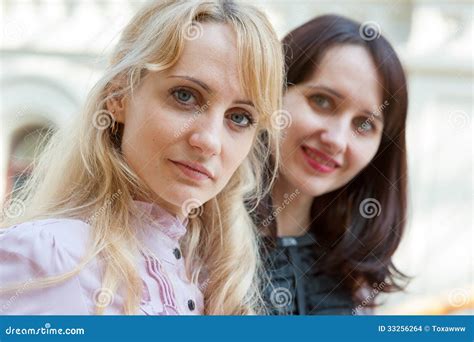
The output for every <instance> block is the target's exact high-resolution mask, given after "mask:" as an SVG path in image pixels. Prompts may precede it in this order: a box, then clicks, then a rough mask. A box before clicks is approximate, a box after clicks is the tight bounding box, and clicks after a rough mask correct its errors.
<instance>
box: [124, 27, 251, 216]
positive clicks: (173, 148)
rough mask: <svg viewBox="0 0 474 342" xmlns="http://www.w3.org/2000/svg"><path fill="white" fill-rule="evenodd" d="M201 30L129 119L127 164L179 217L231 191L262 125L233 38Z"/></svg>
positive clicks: (154, 79) (133, 102)
mask: <svg viewBox="0 0 474 342" xmlns="http://www.w3.org/2000/svg"><path fill="white" fill-rule="evenodd" d="M201 28H202V34H201V35H199V37H197V38H196V39H193V40H187V41H186V42H185V46H184V51H183V53H182V55H181V57H180V58H179V61H178V62H177V63H176V64H175V65H174V66H173V67H172V68H170V69H168V70H165V71H161V72H149V74H148V75H147V76H145V79H144V80H143V82H142V84H141V85H140V87H139V88H137V90H136V92H135V94H134V96H133V97H131V98H126V103H125V111H124V116H123V123H124V134H123V139H122V151H123V154H124V156H125V159H126V160H127V162H128V164H129V165H130V166H131V167H132V168H133V170H134V171H135V172H136V173H137V174H138V175H139V176H140V177H141V178H142V179H143V180H144V181H145V182H146V183H147V185H148V186H149V187H150V188H151V189H152V190H153V192H154V193H155V194H156V196H157V201H158V204H160V205H162V206H164V207H165V208H167V209H168V210H170V211H171V212H174V213H176V214H177V215H178V216H183V215H181V214H182V212H183V210H182V209H183V206H188V205H189V204H192V205H191V207H192V206H197V205H199V204H203V203H205V202H207V201H208V200H210V199H211V198H213V197H214V196H216V195H217V194H218V193H219V192H220V191H221V190H222V189H223V188H224V186H225V185H226V184H227V183H228V181H229V179H230V178H231V177H232V175H233V174H234V172H235V171H236V170H237V168H238V167H239V166H240V165H241V164H242V162H243V161H244V159H245V158H246V157H247V155H248V153H249V152H250V150H251V147H252V143H253V141H254V138H255V135H256V125H255V122H256V121H257V120H258V113H257V112H256V110H255V108H254V105H253V104H252V102H251V101H250V100H249V99H248V98H246V96H245V92H244V90H243V89H242V88H241V85H240V81H239V74H238V59H237V53H236V49H237V43H236V37H235V34H234V32H233V31H232V29H231V28H230V27H229V26H227V25H223V24H202V26H201ZM186 209H190V207H187V208H186Z"/></svg>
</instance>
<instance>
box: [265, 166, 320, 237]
mask: <svg viewBox="0 0 474 342" xmlns="http://www.w3.org/2000/svg"><path fill="white" fill-rule="evenodd" d="M313 199H314V197H312V196H309V195H306V194H304V193H302V192H301V190H300V189H297V188H296V187H295V186H294V185H292V184H290V183H288V182H287V181H286V179H285V178H284V176H283V175H281V174H280V177H279V178H278V179H277V181H276V183H275V186H274V187H273V190H272V201H273V207H274V210H278V215H277V216H276V223H277V236H301V235H304V234H305V233H306V232H307V231H308V230H309V226H310V223H311V205H312V203H313Z"/></svg>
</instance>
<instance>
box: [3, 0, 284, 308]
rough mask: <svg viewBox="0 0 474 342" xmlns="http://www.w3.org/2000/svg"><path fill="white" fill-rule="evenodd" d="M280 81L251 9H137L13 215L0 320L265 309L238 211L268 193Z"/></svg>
mask: <svg viewBox="0 0 474 342" xmlns="http://www.w3.org/2000/svg"><path fill="white" fill-rule="evenodd" d="M282 70H283V65H282V56H281V48H280V45H279V42H278V39H277V37H276V35H275V33H274V31H273V29H272V27H271V25H270V24H269V22H268V21H267V19H266V17H265V16H264V15H263V14H262V13H261V12H260V11H258V10H256V9H255V8H253V7H251V6H248V5H244V4H235V3H233V2H231V1H225V2H224V1H206V2H201V1H175V2H155V1H154V2H153V4H151V5H148V6H146V7H144V8H143V9H142V10H141V11H140V12H139V13H138V14H137V15H136V16H135V17H134V18H133V19H132V20H131V22H130V23H129V24H128V26H127V27H126V28H125V31H124V32H123V34H122V37H121V40H120V41H119V43H118V46H117V47H116V49H115V51H114V52H113V55H112V59H111V63H110V66H109V67H108V69H107V72H106V73H105V75H104V76H103V77H102V78H101V79H100V80H99V81H98V83H97V85H96V86H95V87H94V88H93V89H92V91H91V93H90V94H89V97H88V101H87V104H86V106H85V109H84V111H83V113H82V115H80V116H79V117H78V121H77V122H75V123H73V124H72V125H71V129H70V130H69V131H66V132H64V133H58V134H56V135H55V136H54V137H53V139H52V142H51V143H50V145H49V146H48V148H47V150H46V152H45V153H44V155H43V156H42V158H41V160H40V162H39V164H38V165H37V166H36V171H35V173H34V175H33V176H32V178H31V179H30V180H29V182H28V183H27V185H26V186H25V188H24V189H23V190H22V192H21V193H20V194H19V195H18V197H15V199H14V200H13V201H12V203H13V204H18V203H20V204H21V205H23V206H24V208H25V211H24V212H23V213H22V215H21V216H20V217H13V216H14V215H8V213H9V211H8V208H7V210H6V213H7V215H6V220H5V221H4V222H3V224H2V226H3V227H9V229H6V230H4V233H3V234H2V235H1V236H0V259H1V264H0V283H1V287H2V289H1V292H0V310H1V312H2V314H85V315H88V314H151V315H175V314H224V315H226V314H232V315H234V314H235V315H241V314H254V313H259V312H260V310H261V307H260V304H259V303H260V296H259V291H258V288H259V284H258V281H257V279H258V276H259V272H258V270H259V264H258V260H259V259H258V252H257V251H258V243H257V240H256V238H255V236H256V235H255V229H254V226H253V225H252V223H251V220H250V218H249V214H248V213H247V211H246V209H245V206H244V204H243V203H244V201H247V200H249V198H253V200H255V199H256V200H257V201H258V199H259V198H261V196H262V195H263V194H264V193H265V189H262V188H261V187H259V185H258V184H257V183H256V181H255V180H256V179H258V178H259V175H260V174H261V173H262V168H263V165H264V164H265V162H266V160H268V157H269V155H268V151H267V150H266V149H265V144H264V143H263V142H262V141H261V139H262V138H261V137H262V136H265V137H267V138H268V139H269V140H270V141H271V143H272V146H273V148H274V149H278V148H277V140H278V134H277V133H278V132H276V131H274V129H273V128H272V125H271V114H272V113H274V112H275V111H276V110H277V109H278V108H279V105H280V92H281V88H282ZM244 85H245V87H244ZM262 132H264V134H262Z"/></svg>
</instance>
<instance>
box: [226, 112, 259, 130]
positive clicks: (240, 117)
mask: <svg viewBox="0 0 474 342" xmlns="http://www.w3.org/2000/svg"><path fill="white" fill-rule="evenodd" d="M230 119H231V120H232V122H233V123H235V124H236V125H237V126H240V127H250V125H252V124H253V123H254V122H253V119H252V117H251V116H250V115H249V114H245V113H232V114H231V115H230Z"/></svg>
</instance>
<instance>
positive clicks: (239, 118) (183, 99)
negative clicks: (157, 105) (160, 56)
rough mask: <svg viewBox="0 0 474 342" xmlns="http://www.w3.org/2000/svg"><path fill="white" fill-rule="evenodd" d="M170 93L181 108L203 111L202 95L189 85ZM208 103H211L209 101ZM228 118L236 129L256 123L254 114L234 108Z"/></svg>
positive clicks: (245, 127) (172, 90) (174, 89)
mask: <svg viewBox="0 0 474 342" xmlns="http://www.w3.org/2000/svg"><path fill="white" fill-rule="evenodd" d="M169 94H170V95H171V97H172V98H173V100H174V102H175V103H176V104H177V105H178V106H179V107H180V108H184V109H186V110H192V111H193V112H196V111H202V109H200V108H203V107H204V106H203V107H201V106H200V104H201V103H203V99H202V96H201V95H200V94H199V93H198V92H196V91H195V90H192V89H190V88H188V87H175V88H172V89H170V90H169ZM207 103H209V101H208V102H207ZM226 118H227V119H229V120H230V121H231V122H232V125H233V126H234V127H235V128H236V129H247V128H251V127H252V126H254V125H255V124H256V121H255V119H254V117H253V115H252V114H250V113H249V112H247V111H245V110H235V109H232V110H231V111H229V113H228V114H226Z"/></svg>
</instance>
